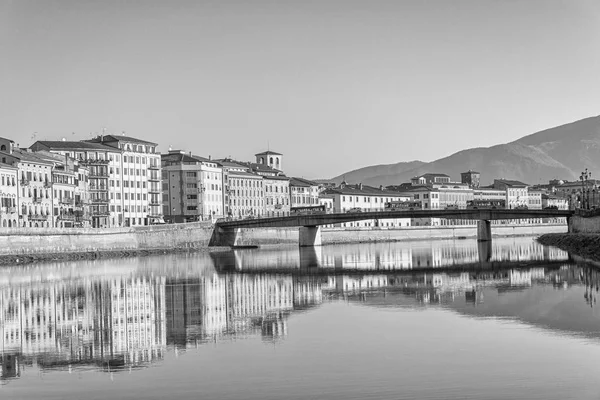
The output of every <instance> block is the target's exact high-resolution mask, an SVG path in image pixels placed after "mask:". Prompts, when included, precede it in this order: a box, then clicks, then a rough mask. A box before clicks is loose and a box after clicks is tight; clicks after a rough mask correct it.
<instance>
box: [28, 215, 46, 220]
mask: <svg viewBox="0 0 600 400" xmlns="http://www.w3.org/2000/svg"><path fill="white" fill-rule="evenodd" d="M47 219H48V217H47V216H46V215H41V214H30V215H29V220H30V221H46V220H47Z"/></svg>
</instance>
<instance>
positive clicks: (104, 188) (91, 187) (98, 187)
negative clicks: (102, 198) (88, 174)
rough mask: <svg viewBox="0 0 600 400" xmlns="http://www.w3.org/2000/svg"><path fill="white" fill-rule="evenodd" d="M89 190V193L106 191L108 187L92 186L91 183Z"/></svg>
mask: <svg viewBox="0 0 600 400" xmlns="http://www.w3.org/2000/svg"><path fill="white" fill-rule="evenodd" d="M90 190H91V191H94V190H95V191H98V190H108V186H107V185H94V184H93V183H91V184H90Z"/></svg>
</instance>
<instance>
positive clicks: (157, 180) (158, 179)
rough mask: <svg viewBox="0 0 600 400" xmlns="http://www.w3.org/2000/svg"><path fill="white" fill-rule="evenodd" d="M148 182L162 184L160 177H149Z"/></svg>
mask: <svg viewBox="0 0 600 400" xmlns="http://www.w3.org/2000/svg"><path fill="white" fill-rule="evenodd" d="M148 180H149V181H150V182H160V177H159V176H156V175H148Z"/></svg>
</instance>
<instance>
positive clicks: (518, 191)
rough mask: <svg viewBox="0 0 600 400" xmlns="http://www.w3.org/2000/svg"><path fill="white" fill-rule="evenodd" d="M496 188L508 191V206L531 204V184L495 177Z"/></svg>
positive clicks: (494, 185) (494, 186)
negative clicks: (529, 190)
mask: <svg viewBox="0 0 600 400" xmlns="http://www.w3.org/2000/svg"><path fill="white" fill-rule="evenodd" d="M492 186H493V188H494V189H498V190H505V191H506V208H509V209H510V208H517V207H523V206H528V205H529V194H528V191H527V188H528V187H529V185H527V184H526V183H523V182H520V181H514V180H508V179H494V184H493V185H492Z"/></svg>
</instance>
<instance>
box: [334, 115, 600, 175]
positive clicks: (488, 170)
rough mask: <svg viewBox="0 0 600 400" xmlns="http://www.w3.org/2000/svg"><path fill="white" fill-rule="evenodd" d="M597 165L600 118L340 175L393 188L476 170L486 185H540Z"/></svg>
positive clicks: (599, 146)
mask: <svg viewBox="0 0 600 400" xmlns="http://www.w3.org/2000/svg"><path fill="white" fill-rule="evenodd" d="M411 164H412V166H411ZM396 166H397V167H396ZM599 167H600V116H597V117H591V118H586V119H583V120H580V121H576V122H572V123H570V124H566V125H561V126H558V127H555V128H551V129H546V130H543V131H540V132H536V133H534V134H531V135H528V136H525V137H523V138H521V139H519V140H516V141H514V142H511V143H507V144H502V145H497V146H493V147H486V148H483V147H480V148H472V149H468V150H462V151H459V152H458V153H454V154H452V155H450V156H448V157H445V158H441V159H439V160H435V161H432V162H429V163H423V162H420V161H413V162H407V163H398V164H391V165H378V166H373V167H365V168H361V169H358V170H355V171H351V172H349V173H346V174H343V175H341V176H344V175H345V176H346V181H347V182H348V183H356V182H362V183H364V184H368V185H392V184H400V183H402V182H407V181H409V180H410V178H412V177H413V176H416V175H420V174H424V173H427V172H439V173H445V174H448V175H450V176H451V177H452V179H453V180H457V181H458V180H460V173H461V172H465V171H467V170H469V169H472V170H476V171H478V172H480V173H481V183H482V184H488V183H491V182H493V180H494V178H506V179H516V180H520V181H523V182H526V183H529V184H536V183H546V182H548V180H550V179H554V178H559V179H567V180H577V179H578V176H579V174H580V173H581V171H583V170H584V169H585V168H588V169H589V170H590V171H599V170H600V168H599ZM354 177H357V179H354ZM333 179H334V180H335V179H338V180H339V179H340V177H336V178H333ZM336 182H337V180H336Z"/></svg>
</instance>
